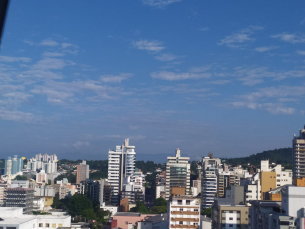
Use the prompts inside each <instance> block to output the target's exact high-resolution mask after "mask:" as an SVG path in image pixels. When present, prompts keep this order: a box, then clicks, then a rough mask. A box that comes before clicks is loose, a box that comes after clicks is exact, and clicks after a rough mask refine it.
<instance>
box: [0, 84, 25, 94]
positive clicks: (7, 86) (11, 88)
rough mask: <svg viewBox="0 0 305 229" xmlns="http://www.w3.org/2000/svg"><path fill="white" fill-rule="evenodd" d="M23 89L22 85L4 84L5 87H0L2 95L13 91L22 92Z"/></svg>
mask: <svg viewBox="0 0 305 229" xmlns="http://www.w3.org/2000/svg"><path fill="white" fill-rule="evenodd" d="M23 88H24V86H22V85H13V84H4V85H0V93H1V94H5V93H9V92H12V91H17V90H21V89H23Z"/></svg>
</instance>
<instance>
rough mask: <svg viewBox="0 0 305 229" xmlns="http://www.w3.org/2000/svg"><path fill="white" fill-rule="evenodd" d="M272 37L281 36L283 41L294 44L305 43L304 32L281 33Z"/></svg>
mask: <svg viewBox="0 0 305 229" xmlns="http://www.w3.org/2000/svg"><path fill="white" fill-rule="evenodd" d="M271 37H272V38H279V39H280V40H282V41H285V42H289V43H292V44H299V43H305V35H304V34H294V33H280V34H276V35H273V36H271Z"/></svg>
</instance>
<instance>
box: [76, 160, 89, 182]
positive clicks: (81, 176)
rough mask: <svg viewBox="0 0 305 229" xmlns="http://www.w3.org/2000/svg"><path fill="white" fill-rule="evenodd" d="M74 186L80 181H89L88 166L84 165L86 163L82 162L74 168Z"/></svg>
mask: <svg viewBox="0 0 305 229" xmlns="http://www.w3.org/2000/svg"><path fill="white" fill-rule="evenodd" d="M76 167H77V172H76V184H79V183H80V182H81V181H86V180H87V179H89V165H87V164H86V161H85V160H83V162H82V163H80V164H79V165H77V166H76Z"/></svg>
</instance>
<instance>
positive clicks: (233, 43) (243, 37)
mask: <svg viewBox="0 0 305 229" xmlns="http://www.w3.org/2000/svg"><path fill="white" fill-rule="evenodd" d="M262 29H263V27H260V26H249V27H248V28H245V29H242V30H239V31H238V32H236V33H233V34H232V35H230V36H227V37H225V38H224V39H222V40H221V41H220V42H219V43H218V45H226V46H228V47H231V48H239V47H242V46H243V45H244V43H246V42H247V41H254V40H255V39H254V38H252V37H250V36H251V35H252V34H254V32H256V31H258V30H262Z"/></svg>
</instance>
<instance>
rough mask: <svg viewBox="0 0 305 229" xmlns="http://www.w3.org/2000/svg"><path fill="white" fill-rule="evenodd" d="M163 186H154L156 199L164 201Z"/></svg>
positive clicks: (164, 188)
mask: <svg viewBox="0 0 305 229" xmlns="http://www.w3.org/2000/svg"><path fill="white" fill-rule="evenodd" d="M165 190H166V187H165V185H157V186H156V199H158V198H160V197H162V198H164V199H165Z"/></svg>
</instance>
